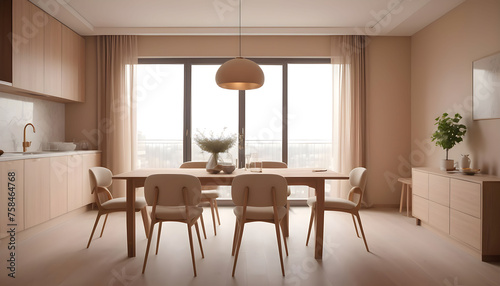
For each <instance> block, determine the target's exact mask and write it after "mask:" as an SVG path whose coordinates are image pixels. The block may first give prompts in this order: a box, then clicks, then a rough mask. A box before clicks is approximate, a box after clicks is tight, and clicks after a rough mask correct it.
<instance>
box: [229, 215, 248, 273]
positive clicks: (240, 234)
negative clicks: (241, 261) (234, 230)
mask: <svg viewBox="0 0 500 286" xmlns="http://www.w3.org/2000/svg"><path fill="white" fill-rule="evenodd" d="M239 224H241V225H239ZM238 225H239V226H238V238H237V241H236V244H237V245H236V254H235V256H234V264H233V274H232V276H233V277H234V271H235V270H236V263H237V262H238V255H239V254H240V246H241V241H242V240H243V229H244V228H245V223H244V222H241V223H238Z"/></svg>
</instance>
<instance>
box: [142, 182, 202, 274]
mask: <svg viewBox="0 0 500 286" xmlns="http://www.w3.org/2000/svg"><path fill="white" fill-rule="evenodd" d="M144 195H145V197H146V202H147V203H148V205H150V206H153V210H152V211H151V227H150V230H149V238H148V245H147V247H146V254H145V255H144V265H143V267H142V273H144V271H145V270H146V263H147V261H148V254H149V247H150V246H151V239H152V236H153V230H154V226H155V224H156V223H160V226H159V228H158V238H157V241H156V254H158V247H159V245H160V235H161V226H162V223H163V222H167V221H172V222H182V223H185V224H187V228H188V236H189V246H190V248H191V260H192V262H193V272H194V276H196V264H195V259H194V250H193V235H192V232H191V227H192V226H193V225H194V226H195V228H196V235H197V236H198V243H199V244H200V251H201V257H202V258H205V255H204V253H203V246H202V244H201V238H200V230H199V228H198V219H199V218H200V217H201V215H202V213H203V208H201V207H198V204H199V203H200V197H201V185H200V180H198V178H196V177H195V176H192V175H186V174H157V175H151V176H149V177H148V178H147V179H146V182H145V183H144Z"/></svg>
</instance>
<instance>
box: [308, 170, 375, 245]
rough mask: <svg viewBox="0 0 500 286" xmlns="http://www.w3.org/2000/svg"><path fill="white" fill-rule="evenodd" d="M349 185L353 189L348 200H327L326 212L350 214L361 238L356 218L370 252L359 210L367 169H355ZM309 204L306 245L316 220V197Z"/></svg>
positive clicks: (351, 174) (350, 175) (350, 176)
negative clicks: (309, 217) (309, 212)
mask: <svg viewBox="0 0 500 286" xmlns="http://www.w3.org/2000/svg"><path fill="white" fill-rule="evenodd" d="M349 183H350V184H351V187H352V189H351V190H350V191H349V195H348V199H347V200H346V199H341V198H331V197H329V198H325V211H338V212H347V213H350V214H351V215H352V221H353V222H354V228H355V229H356V235H357V236H358V237H359V233H358V227H357V226H356V220H355V219H354V216H356V218H357V219H358V223H359V228H360V230H361V235H362V236H363V241H364V242H365V246H366V251H368V252H370V250H369V249H368V244H367V243H366V237H365V233H364V231H363V225H362V224H361V218H360V216H359V209H360V208H361V201H362V199H363V192H364V189H365V185H366V169H365V168H363V167H358V168H354V169H353V170H352V171H351V173H350V174H349ZM307 204H308V205H309V206H310V207H311V219H310V221H309V230H308V231H307V240H306V245H307V244H308V243H309V236H310V235H311V228H312V224H313V222H314V219H315V213H316V197H311V198H309V199H308V200H307Z"/></svg>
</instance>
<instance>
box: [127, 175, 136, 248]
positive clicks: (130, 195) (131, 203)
mask: <svg viewBox="0 0 500 286" xmlns="http://www.w3.org/2000/svg"><path fill="white" fill-rule="evenodd" d="M134 210H135V186H134V180H133V179H128V180H127V251H128V257H135V211H134Z"/></svg>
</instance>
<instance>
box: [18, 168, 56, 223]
mask: <svg viewBox="0 0 500 286" xmlns="http://www.w3.org/2000/svg"><path fill="white" fill-rule="evenodd" d="M24 214H25V226H26V228H29V227H32V226H34V225H37V224H39V223H42V222H45V221H47V220H49V218H50V158H41V159H30V160H24Z"/></svg>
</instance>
